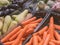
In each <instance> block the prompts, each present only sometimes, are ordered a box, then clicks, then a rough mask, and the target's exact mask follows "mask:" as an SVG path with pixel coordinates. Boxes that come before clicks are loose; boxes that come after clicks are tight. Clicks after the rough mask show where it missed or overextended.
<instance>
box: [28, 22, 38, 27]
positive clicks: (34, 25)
mask: <svg viewBox="0 0 60 45" xmlns="http://www.w3.org/2000/svg"><path fill="white" fill-rule="evenodd" d="M37 25H38V23H34V24H29V27H28V28H36V26H37Z"/></svg>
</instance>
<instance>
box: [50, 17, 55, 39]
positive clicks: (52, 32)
mask: <svg viewBox="0 0 60 45" xmlns="http://www.w3.org/2000/svg"><path fill="white" fill-rule="evenodd" d="M54 29H55V28H54V19H53V17H51V18H50V24H49V30H50V31H49V32H50V35H51V39H54Z"/></svg>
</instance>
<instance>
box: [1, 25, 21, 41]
mask: <svg viewBox="0 0 60 45" xmlns="http://www.w3.org/2000/svg"><path fill="white" fill-rule="evenodd" d="M20 29H21V26H18V27H17V28H15V29H14V30H13V31H12V32H10V33H9V34H8V35H7V36H5V37H4V38H3V39H2V40H1V42H6V41H8V39H9V38H10V37H11V36H12V35H14V34H15V33H16V32H18V31H19V30H20Z"/></svg>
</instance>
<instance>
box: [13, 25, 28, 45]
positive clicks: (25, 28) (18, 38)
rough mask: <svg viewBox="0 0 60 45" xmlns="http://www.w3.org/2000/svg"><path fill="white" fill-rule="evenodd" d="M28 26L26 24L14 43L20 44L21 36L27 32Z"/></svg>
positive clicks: (15, 44)
mask: <svg viewBox="0 0 60 45" xmlns="http://www.w3.org/2000/svg"><path fill="white" fill-rule="evenodd" d="M27 27H28V26H25V27H24V28H23V30H22V32H21V33H20V34H19V35H18V36H17V38H16V41H15V42H14V43H13V44H12V45H18V44H19V41H20V40H21V38H22V37H23V36H24V34H25V32H26V31H27Z"/></svg>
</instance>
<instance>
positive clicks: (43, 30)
mask: <svg viewBox="0 0 60 45" xmlns="http://www.w3.org/2000/svg"><path fill="white" fill-rule="evenodd" d="M47 29H48V26H45V27H44V28H43V29H41V30H40V31H38V33H39V35H42V34H43V33H44V32H45V31H46V30H47Z"/></svg>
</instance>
